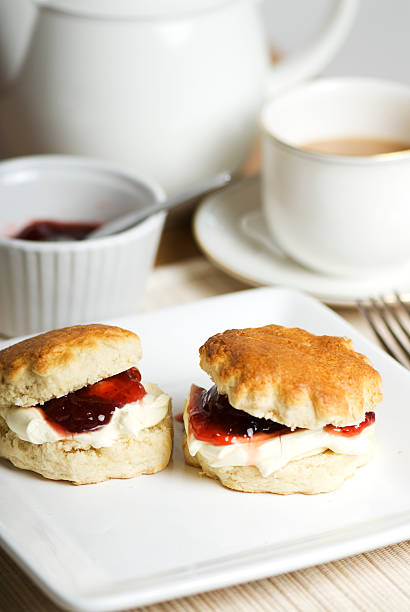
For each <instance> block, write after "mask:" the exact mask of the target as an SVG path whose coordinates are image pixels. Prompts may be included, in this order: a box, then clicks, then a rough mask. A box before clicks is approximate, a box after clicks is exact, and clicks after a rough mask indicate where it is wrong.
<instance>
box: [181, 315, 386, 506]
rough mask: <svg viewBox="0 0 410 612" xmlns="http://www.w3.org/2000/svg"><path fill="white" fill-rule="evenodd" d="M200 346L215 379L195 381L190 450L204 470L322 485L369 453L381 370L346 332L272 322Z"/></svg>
mask: <svg viewBox="0 0 410 612" xmlns="http://www.w3.org/2000/svg"><path fill="white" fill-rule="evenodd" d="M199 353H200V365H201V367H202V369H203V370H205V372H207V373H208V374H209V375H210V376H211V378H212V379H213V381H214V382H215V385H214V386H213V387H211V388H210V389H209V390H208V391H205V389H202V388H200V387H197V386H195V385H192V388H191V392H190V396H189V398H188V399H187V401H186V405H185V411H184V424H185V438H184V453H185V459H186V461H187V463H189V464H190V465H194V466H197V467H200V468H202V473H204V474H206V475H207V476H211V477H212V478H217V479H219V480H220V481H221V483H222V484H223V485H224V486H226V487H228V488H230V489H236V490H238V491H248V492H266V493H280V494H287V493H325V492H328V491H333V490H334V489H336V488H337V487H339V486H340V485H342V484H343V482H344V481H345V480H346V478H349V477H350V476H352V475H353V473H354V472H355V469H356V468H357V467H359V466H362V465H364V464H365V463H367V462H368V461H369V460H370V459H371V457H372V455H373V452H374V445H375V439H374V430H375V425H374V422H375V417H374V412H373V409H374V407H375V405H376V404H377V403H378V402H380V401H381V399H382V393H381V378H380V375H379V374H378V372H376V370H374V369H373V367H372V366H371V364H370V362H369V360H368V359H367V358H366V357H365V356H364V355H361V354H360V353H356V352H355V351H354V350H353V346H352V341H351V340H349V339H348V338H337V337H332V336H315V335H313V334H310V333H309V332H307V331H304V330H303V329H297V328H295V329H288V328H285V327H281V326H279V325H267V326H265V327H259V328H255V329H253V328H250V329H232V330H228V331H225V332H224V333H221V334H216V335H215V336H212V337H211V338H209V340H207V342H205V344H204V345H203V346H202V347H201V348H200V349H199Z"/></svg>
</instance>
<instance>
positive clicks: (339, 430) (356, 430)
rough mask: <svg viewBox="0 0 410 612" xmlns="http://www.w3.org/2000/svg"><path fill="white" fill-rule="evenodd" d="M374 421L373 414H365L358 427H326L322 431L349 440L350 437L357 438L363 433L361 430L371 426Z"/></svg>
mask: <svg viewBox="0 0 410 612" xmlns="http://www.w3.org/2000/svg"><path fill="white" fill-rule="evenodd" d="M375 420H376V416H375V414H374V412H366V416H365V419H364V421H362V422H361V423H359V424H358V425H347V426H346V427H336V426H335V425H326V427H324V428H323V430H324V431H327V432H328V433H332V434H337V435H338V436H346V437H347V438H351V437H352V436H358V435H359V434H360V433H361V432H362V431H363V429H366V427H369V425H373V423H374V422H375Z"/></svg>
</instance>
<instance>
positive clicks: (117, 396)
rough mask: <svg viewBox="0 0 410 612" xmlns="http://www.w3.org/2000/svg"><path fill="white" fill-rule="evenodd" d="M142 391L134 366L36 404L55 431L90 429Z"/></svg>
mask: <svg viewBox="0 0 410 612" xmlns="http://www.w3.org/2000/svg"><path fill="white" fill-rule="evenodd" d="M145 394H146V391H145V389H144V387H143V386H142V384H141V374H140V373H139V370H138V369H137V368H130V369H129V370H126V371H125V372H121V373H120V374H116V375H115V376H110V378H105V379H104V380H101V381H100V382H97V383H95V384H94V385H88V386H87V387H83V388H82V389H79V390H78V391H73V392H72V393H69V394H68V395H64V396H63V397H58V398H55V399H51V400H49V401H48V402H46V403H45V404H43V405H42V406H38V408H40V409H41V410H42V411H43V413H44V418H45V419H46V421H47V422H48V423H49V425H51V426H52V427H53V428H54V429H55V430H56V431H58V433H59V434H62V435H65V436H68V435H70V434H74V433H84V432H87V431H94V430H95V429H100V428H101V427H103V426H104V425H107V423H109V422H110V421H111V418H112V415H113V413H114V410H115V409H116V408H122V407H123V406H125V404H131V403H132V402H136V401H138V400H141V399H142V398H143V397H144V395H145Z"/></svg>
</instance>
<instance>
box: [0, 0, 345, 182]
mask: <svg viewBox="0 0 410 612" xmlns="http://www.w3.org/2000/svg"><path fill="white" fill-rule="evenodd" d="M356 7H357V0H333V7H332V12H331V14H330V16H329V18H328V19H327V21H326V23H325V24H324V25H323V27H322V30H321V31H320V32H319V34H318V35H317V36H316V37H315V39H314V40H311V41H309V42H308V43H307V44H306V45H305V46H304V47H303V48H301V49H300V50H299V51H297V52H295V53H294V54H293V55H290V56H289V57H285V58H284V59H283V60H281V61H280V62H278V63H275V64H270V61H269V49H268V45H267V42H266V39H265V37H264V32H263V23H262V19H261V15H260V12H259V8H260V7H259V6H258V0H195V2H193V0H0V134H1V138H0V157H3V158H4V157H14V156H19V155H28V154H38V153H66V154H67V153H68V154H78V155H82V156H92V157H97V158H102V159H106V160H109V161H114V162H116V163H117V164H119V165H123V166H126V167H128V168H129V169H132V170H133V171H134V172H136V173H138V174H140V175H141V176H144V177H146V178H147V179H149V180H153V181H156V182H159V183H160V184H161V185H162V186H163V187H164V188H165V189H166V191H168V193H175V192H177V191H181V190H182V189H184V188H185V187H186V186H187V185H188V184H192V183H195V182H199V181H201V180H202V179H204V178H205V177H206V176H210V175H213V174H216V173H218V172H220V171H221V170H226V169H229V170H236V169H237V168H239V167H240V166H241V164H242V163H243V162H244V160H245V159H246V157H247V155H248V153H249V149H250V146H251V144H252V142H253V139H254V137H255V133H256V131H257V120H258V111H259V109H260V106H261V104H262V102H263V101H264V99H265V98H266V97H270V96H274V95H276V94H277V93H278V92H280V91H281V90H283V89H285V88H288V87H290V86H292V85H293V84H294V83H296V82H297V81H300V80H302V79H306V78H308V77H310V76H313V75H315V74H317V73H318V72H319V71H320V70H321V69H322V68H323V67H324V66H325V64H326V63H327V62H328V61H329V60H330V59H331V57H332V56H333V54H334V53H335V52H336V51H337V49H338V48H339V46H340V45H341V43H342V42H343V40H344V39H345V37H346V35H347V33H348V31H349V28H350V26H351V24H352V21H353V18H354V14H355V10H356Z"/></svg>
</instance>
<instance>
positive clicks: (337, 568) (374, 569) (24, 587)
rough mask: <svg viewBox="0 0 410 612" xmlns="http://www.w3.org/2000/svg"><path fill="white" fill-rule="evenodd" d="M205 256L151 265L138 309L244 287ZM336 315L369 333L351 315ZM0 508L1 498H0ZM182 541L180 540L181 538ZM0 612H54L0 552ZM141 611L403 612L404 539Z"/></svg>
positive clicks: (409, 594)
mask: <svg viewBox="0 0 410 612" xmlns="http://www.w3.org/2000/svg"><path fill="white" fill-rule="evenodd" d="M246 288H247V287H246V285H244V284H242V283H240V282H239V281H236V280H234V279H231V278H230V277H228V276H226V275H225V274H224V273H223V272H220V271H219V270H217V269H216V268H215V267H214V266H212V265H211V264H210V263H208V262H207V261H206V260H205V259H203V258H202V257H201V258H196V259H192V260H188V261H185V262H183V263H177V264H172V265H168V266H163V267H160V268H157V269H156V270H155V271H154V272H153V274H152V276H151V279H150V283H149V287H148V292H147V295H146V299H145V302H144V310H154V309H158V308H160V307H166V306H171V305H173V304H181V303H186V302H189V301H193V300H196V299H201V298H203V297H209V296H212V295H219V294H223V293H228V292H231V291H238V290H241V289H246ZM341 314H343V315H344V316H345V317H346V318H347V319H348V320H349V321H350V322H351V323H352V324H353V325H355V326H356V327H358V328H360V330H361V331H362V332H364V333H365V334H367V335H369V336H371V334H370V332H369V331H368V330H367V329H366V326H365V325H364V324H363V322H362V321H361V320H360V316H359V315H358V314H357V313H355V312H354V311H348V310H345V311H343V312H342V313H341ZM2 503H3V504H4V503H6V500H2ZM181 537H182V536H181ZM0 576H1V578H0V610H1V612H57V611H59V608H58V607H57V606H56V605H55V604H53V603H51V602H50V601H49V600H48V598H47V597H46V596H45V595H43V593H42V592H41V591H40V590H39V589H38V588H37V587H36V586H35V585H34V584H33V583H32V582H31V580H30V579H29V578H27V576H26V575H25V574H24V573H23V572H22V571H21V570H20V569H19V568H18V567H17V565H16V564H15V563H14V562H13V561H12V560H11V559H10V558H9V557H8V556H7V555H6V553H4V552H2V551H0ZM140 610H143V611H144V612H171V611H172V612H196V611H201V612H202V611H204V612H208V611H209V612H211V611H212V612H214V611H218V612H219V611H222V612H227V611H230V610H232V611H235V612H242V611H243V612H254V611H255V612H258V611H264V610H272V611H278V612H279V611H286V612H289V611H293V610H295V611H301V612H317V611H319V612H320V611H329V612H330V611H332V612H335V611H336V612H338V611H343V612H345V611H350V610H360V611H363V612H372V611H390V610H392V611H395V612H401V611H403V612H406V611H409V610H410V542H403V543H400V544H396V545H393V546H388V547H385V548H382V549H379V550H376V551H373V552H369V553H364V554H361V555H356V556H354V557H351V558H349V559H343V560H340V561H335V562H331V563H326V564H322V565H319V566H316V567H311V568H307V569H304V570H300V571H297V572H291V573H287V574H283V575H281V576H276V577H274V578H267V579H265V580H258V581H255V582H251V583H247V584H243V585H238V586H234V587H230V588H226V589H220V590H217V591H212V592H209V593H202V594H199V595H194V596H191V597H184V598H181V599H178V600H173V601H170V602H166V603H162V604H157V605H153V606H148V607H143V608H140Z"/></svg>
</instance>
